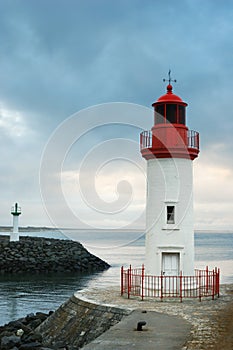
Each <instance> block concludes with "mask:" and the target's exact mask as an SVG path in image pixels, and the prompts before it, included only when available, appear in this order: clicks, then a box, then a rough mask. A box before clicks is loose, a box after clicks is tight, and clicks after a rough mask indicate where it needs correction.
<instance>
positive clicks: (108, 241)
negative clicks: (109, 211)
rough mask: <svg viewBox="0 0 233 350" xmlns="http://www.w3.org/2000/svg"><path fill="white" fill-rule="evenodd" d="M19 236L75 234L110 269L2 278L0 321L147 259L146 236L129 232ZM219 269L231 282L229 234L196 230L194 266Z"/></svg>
mask: <svg viewBox="0 0 233 350" xmlns="http://www.w3.org/2000/svg"><path fill="white" fill-rule="evenodd" d="M20 234H21V235H23V236H27V235H28V236H40V237H47V238H59V239H74V240H77V241H80V242H81V243H82V244H83V245H84V246H85V247H86V248H87V249H88V250H89V251H90V252H91V253H93V254H95V255H97V256H99V257H100V258H101V259H103V260H105V261H107V262H108V263H109V264H110V265H111V268H109V269H108V270H106V271H104V272H100V273H94V274H91V275H90V274H77V273H69V274H67V273H65V274H61V273H60V274H48V275H33V274H30V275H26V274H25V275H19V276H1V277H0V325H2V324H5V323H7V322H9V321H11V320H14V319H17V318H20V317H23V316H26V315H27V314H28V313H31V312H37V311H42V312H48V311H50V310H55V309H56V308H57V307H58V306H59V305H61V304H62V303H63V302H64V301H65V300H66V299H68V298H69V297H70V296H71V295H72V294H73V293H74V292H75V291H77V290H80V289H84V288H92V287H100V288H104V287H108V286H113V285H117V286H119V291H120V268H121V266H122V265H123V266H125V267H128V266H129V265H130V264H131V265H132V267H140V266H141V265H142V263H144V261H145V236H144V234H143V233H142V232H139V231H137V232H131V231H120V232H119V231H106V232H103V231H95V230H91V231H87V230H62V231H61V232H59V231H52V230H48V231H41V232H25V233H20ZM206 266H209V268H210V269H213V268H215V267H218V268H220V272H221V274H220V276H221V283H233V233H217V232H211V233H208V232H198V233H195V267H196V268H200V269H204V268H205V267H206Z"/></svg>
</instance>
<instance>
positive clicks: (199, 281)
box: [198, 270, 201, 301]
mask: <svg viewBox="0 0 233 350" xmlns="http://www.w3.org/2000/svg"><path fill="white" fill-rule="evenodd" d="M198 283H199V301H201V270H199V280H198Z"/></svg>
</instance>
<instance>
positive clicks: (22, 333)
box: [0, 311, 64, 350]
mask: <svg viewBox="0 0 233 350" xmlns="http://www.w3.org/2000/svg"><path fill="white" fill-rule="evenodd" d="M52 313H53V312H52V311H50V312H49V313H48V314H45V313H42V312H37V313H36V314H29V315H27V316H26V317H23V318H20V319H18V320H17V321H12V322H9V323H8V324H6V325H4V326H0V349H2V350H18V349H19V350H31V349H37V350H50V349H49V348H47V347H46V348H45V347H44V346H43V338H42V335H41V334H40V333H38V332H37V331H36V328H37V327H38V326H39V325H40V324H41V323H42V322H43V321H45V320H46V319H47V318H48V316H50V315H51V314H52ZM62 349H64V347H63V348H62ZM57 350H59V348H57Z"/></svg>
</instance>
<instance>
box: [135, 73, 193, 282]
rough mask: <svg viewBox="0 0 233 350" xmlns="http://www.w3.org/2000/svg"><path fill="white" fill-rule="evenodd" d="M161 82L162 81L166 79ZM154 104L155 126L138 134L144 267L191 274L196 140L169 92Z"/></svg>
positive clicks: (182, 108) (151, 272) (157, 271)
mask: <svg viewBox="0 0 233 350" xmlns="http://www.w3.org/2000/svg"><path fill="white" fill-rule="evenodd" d="M164 80H165V79H164ZM168 82H169V84H168V86H167V93H166V94H165V95H163V96H161V97H160V98H158V100H157V101H156V102H154V103H153V104H152V106H153V107H154V125H153V127H152V128H151V131H144V132H142V133H141V138H140V143H141V154H142V156H143V157H144V158H145V159H146V161H147V207H146V211H147V213H146V220H147V222H146V261H145V269H146V273H147V274H149V275H154V276H159V275H161V274H162V275H165V276H178V275H179V274H180V272H181V271H182V273H183V275H187V276H192V275H193V274H194V228H193V166H192V163H193V160H194V159H195V158H196V157H197V156H198V153H199V134H198V133H197V132H196V131H192V130H189V129H188V127H187V126H186V107H187V103H185V102H184V101H183V100H182V99H181V98H180V97H179V96H177V95H175V94H174V93H173V91H172V85H171V82H172V79H171V77H170V71H169V79H168Z"/></svg>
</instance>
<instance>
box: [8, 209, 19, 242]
mask: <svg viewBox="0 0 233 350" xmlns="http://www.w3.org/2000/svg"><path fill="white" fill-rule="evenodd" d="M11 214H12V215H13V230H12V232H11V234H10V241H11V242H12V241H19V215H20V214H21V208H20V207H19V206H18V203H15V205H14V206H13V207H12V208H11Z"/></svg>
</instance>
